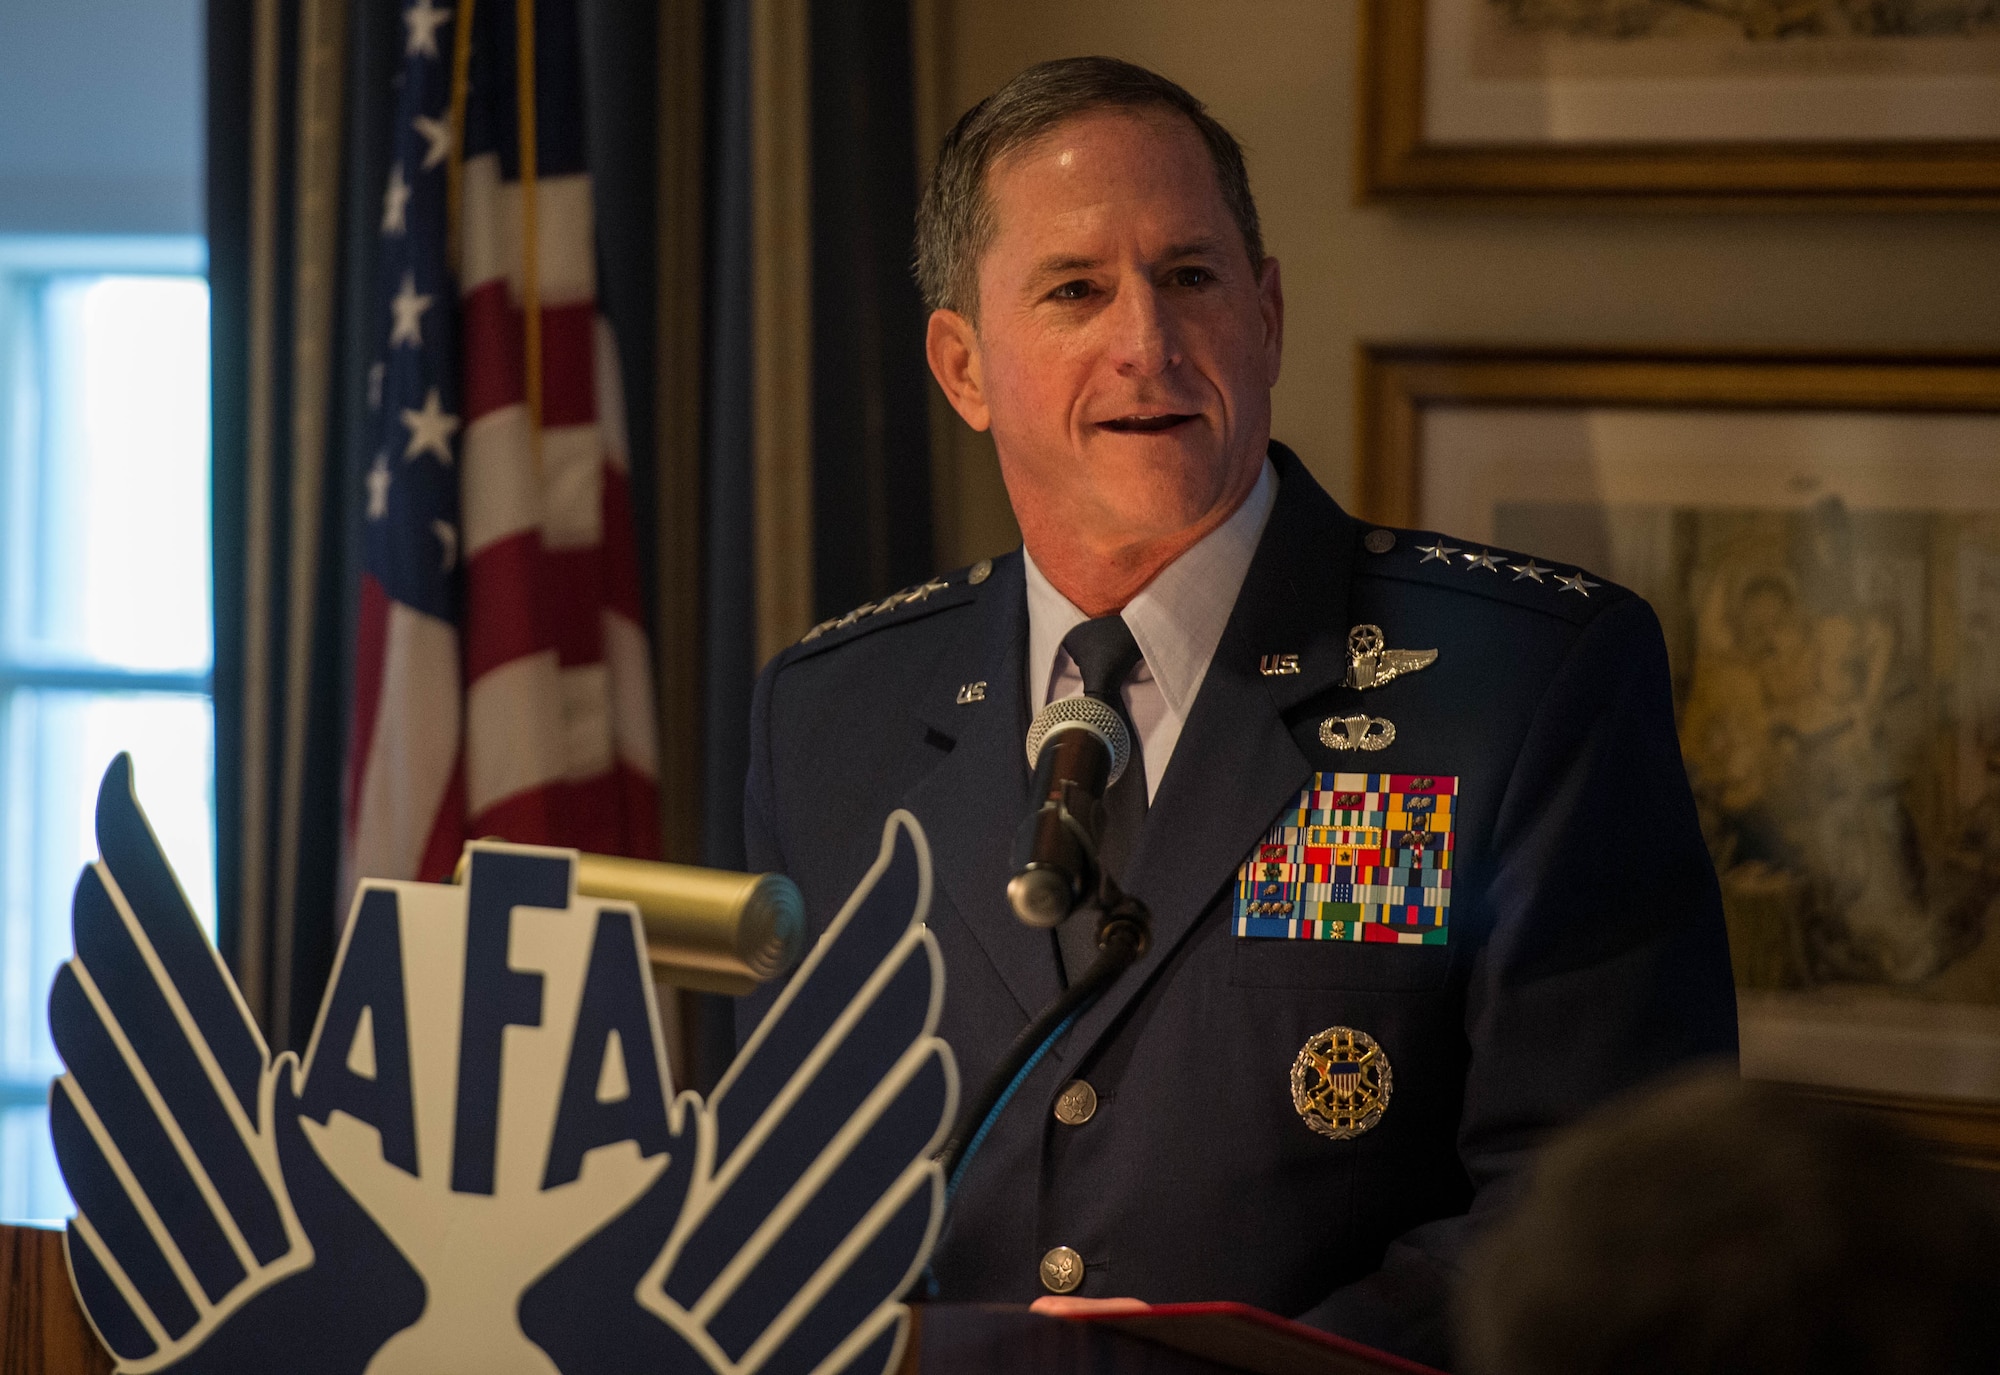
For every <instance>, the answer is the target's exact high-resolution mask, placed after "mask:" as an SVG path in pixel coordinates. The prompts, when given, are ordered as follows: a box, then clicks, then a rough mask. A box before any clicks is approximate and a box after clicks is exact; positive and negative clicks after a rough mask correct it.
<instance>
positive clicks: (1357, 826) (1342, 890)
mask: <svg viewBox="0 0 2000 1375" xmlns="http://www.w3.org/2000/svg"><path fill="white" fill-rule="evenodd" d="M1457 820H1458V780H1457V779H1456V778H1452V777H1448V776H1446V775H1443V774H1402V773H1316V774H1314V775H1313V776H1312V779H1311V780H1310V781H1309V782H1308V783H1307V784H1306V786H1305V788H1304V790H1303V791H1301V792H1300V793H1299V795H1298V797H1297V798H1295V799H1294V800H1293V802H1292V805H1291V806H1289V807H1287V808H1286V809H1285V810H1284V811H1283V812H1280V813H1279V814H1278V819H1277V823H1276V824H1275V825H1273V826H1272V827H1271V829H1270V831H1269V833H1267V834H1266V835H1265V837H1264V839H1263V840H1262V842H1260V843H1259V844H1258V846H1257V847H1256V848H1255V849H1254V850H1252V851H1251V852H1250V855H1249V857H1248V858H1246V859H1245V860H1244V861H1243V866H1242V867H1241V868H1240V869H1238V870H1237V871H1236V885H1235V892H1234V894H1233V895H1232V896H1233V899H1234V901H1233V903H1232V910H1231V914H1230V915H1231V922H1230V929H1231V931H1232V933H1233V934H1235V935H1237V936H1240V937H1248V938H1250V939H1253V940H1254V939H1262V940H1294V941H1371V942H1383V943H1388V944H1394V945H1444V944H1445V943H1446V942H1447V941H1448V940H1449V939H1450V931H1451V873H1452V869H1453V867H1454V865H1453V856H1454V852H1455V850H1456V839H1457V837H1456V836H1455V834H1454V829H1455V826H1456V823H1457Z"/></svg>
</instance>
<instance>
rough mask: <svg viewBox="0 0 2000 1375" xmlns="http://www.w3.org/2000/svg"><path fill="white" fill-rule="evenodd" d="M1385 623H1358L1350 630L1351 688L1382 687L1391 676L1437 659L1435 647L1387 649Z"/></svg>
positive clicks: (1349, 664) (1430, 663) (1411, 670)
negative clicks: (1383, 626) (1383, 627)
mask: <svg viewBox="0 0 2000 1375" xmlns="http://www.w3.org/2000/svg"><path fill="white" fill-rule="evenodd" d="M1383 643H1384V642H1383V639H1382V627H1381V626H1379V625H1357V626H1355V627H1354V629H1352V630H1350V631H1348V632H1347V679H1346V682H1345V686H1347V687H1351V688H1372V687H1381V686H1382V684H1384V683H1386V682H1388V681H1389V680H1390V679H1391V678H1400V677H1402V676H1403V675H1404V674H1405V673H1415V672H1416V671H1417V670H1418V669H1420V668H1429V667H1430V666H1431V665H1432V664H1434V663H1436V662H1437V657H1438V652H1437V651H1436V650H1435V649H1385V648H1383Z"/></svg>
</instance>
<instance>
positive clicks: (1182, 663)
mask: <svg viewBox="0 0 2000 1375" xmlns="http://www.w3.org/2000/svg"><path fill="white" fill-rule="evenodd" d="M1277 498H1278V473H1277V470H1276V469H1275V468H1273V467H1272V466H1271V460H1270V459H1268V458H1267V459H1265V460H1264V470H1263V472H1261V473H1259V474H1258V476H1257V485H1256V486H1254V487H1252V488H1251V489H1250V495H1249V496H1247V497H1245V498H1244V500H1243V504H1242V505H1241V506H1239V507H1237V508H1236V514H1234V515H1232V516H1231V517H1230V518H1229V519H1228V520H1226V521H1224V522H1223V523H1222V524H1221V525H1219V526H1217V527H1216V528H1215V529H1214V530H1211V531H1210V532H1209V533H1208V534H1207V535H1206V536H1204V537H1203V538H1202V541H1201V543H1199V544H1197V545H1195V546H1194V547H1193V548H1192V549H1189V550H1188V551H1187V552H1186V553H1185V554H1182V555H1181V556H1180V557H1179V558H1177V559H1175V560H1174V561H1173V562H1172V563H1170V564H1168V565H1167V566H1166V567H1165V568H1163V569H1161V570H1160V571H1159V573H1158V574H1156V575H1155V576H1154V578H1153V580H1152V581H1151V582H1149V583H1147V584H1146V586H1145V587H1144V588H1143V589H1142V590H1141V591H1140V593H1139V595H1138V596H1136V597H1134V598H1133V599H1132V600H1131V601H1130V602H1128V603H1126V605H1125V611H1124V616H1125V624H1126V625H1128V626H1130V627H1131V629H1132V638H1133V639H1134V640H1136V641H1138V644H1139V653H1140V654H1141V655H1143V656H1144V662H1142V663H1141V664H1140V665H1139V666H1138V667H1137V668H1135V669H1133V670H1132V676H1131V677H1129V678H1127V679H1126V680H1125V710H1126V711H1127V712H1129V713H1130V714H1131V717H1132V725H1133V728H1134V729H1135V730H1137V731H1138V732H1139V747H1140V750H1141V751H1142V752H1143V753H1144V755H1145V759H1146V797H1147V799H1148V800H1151V798H1152V797H1153V796H1154V795H1155V794H1156V793H1158V792H1159V790H1160V779H1162V778H1163V777H1165V776H1166V772H1167V761H1168V760H1170V759H1172V758H1173V754H1174V745H1175V743H1176V742H1178V741H1179V740H1180V738H1181V727H1182V726H1184V725H1186V724H1187V718H1188V712H1189V711H1190V710H1192V709H1193V707H1194V699H1195V694H1196V693H1198V692H1200V691H1201V681H1202V679H1203V678H1205V677H1207V676H1208V664H1209V660H1211V659H1213V658H1214V657H1215V646H1216V644H1217V642H1219V641H1220V640H1221V639H1222V630H1223V627H1224V626H1226V625H1228V624H1229V613H1230V612H1231V611H1233V610H1234V609H1235V607H1236V594H1237V593H1238V592H1240V591H1242V590H1243V575H1244V574H1246V573H1248V572H1249V571H1250V558H1251V556H1252V555H1253V554H1255V553H1256V552H1257V541H1258V540H1260V539H1262V538H1263V536H1264V523H1265V522H1266V521H1267V520H1269V519H1270V516H1271V504H1272V503H1273V502H1275V501H1276V500H1277ZM1022 562H1023V563H1025V564H1026V565H1027V575H1028V683H1027V688H1028V707H1029V710H1030V711H1040V710H1041V709H1042V708H1043V707H1045V706H1047V705H1048V704H1049V703H1050V702H1056V701H1060V700H1062V699H1063V698H1065V697H1074V696H1076V695H1077V694H1079V693H1081V692H1082V691H1083V675H1082V674H1081V673H1080V672H1078V670H1077V667H1076V663H1075V661H1074V660H1072V659H1071V658H1070V657H1069V653H1068V651H1066V650H1064V649H1063V647H1062V642H1063V637H1064V636H1065V635H1068V634H1069V632H1070V631H1071V630H1072V629H1074V628H1075V627H1076V626H1077V625H1079V624H1081V623H1082V622H1084V621H1087V620H1089V619H1090V618H1089V617H1088V616H1086V615H1084V614H1083V612H1081V611H1079V610H1077V608H1076V604H1075V603H1074V602H1072V601H1071V600H1070V599H1069V598H1068V597H1065V596H1064V595H1063V594H1062V593H1060V592H1058V591H1056V589H1055V585H1054V584H1053V583H1051V582H1050V581H1049V580H1048V578H1047V577H1046V576H1045V575H1044V574H1043V573H1042V570H1041V569H1039V568H1037V567H1036V566H1035V556H1034V555H1033V554H1030V553H1028V552H1027V550H1026V549H1023V550H1022Z"/></svg>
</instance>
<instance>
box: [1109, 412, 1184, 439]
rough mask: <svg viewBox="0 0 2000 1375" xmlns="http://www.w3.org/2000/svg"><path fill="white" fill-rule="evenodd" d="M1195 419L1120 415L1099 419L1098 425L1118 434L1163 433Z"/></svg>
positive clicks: (1171, 416)
mask: <svg viewBox="0 0 2000 1375" xmlns="http://www.w3.org/2000/svg"><path fill="white" fill-rule="evenodd" d="M1195 419H1196V417H1194V416H1192V415H1121V416H1119V417H1118V419H1116V420H1102V421H1099V422H1098V425H1099V427H1100V428H1101V429H1106V430H1115V431H1117V432H1118V433H1119V434H1164V433H1165V432H1166V431H1168V430H1172V429H1177V428H1179V427H1180V426H1182V425H1187V424H1191V423H1193V421H1194V420H1195Z"/></svg>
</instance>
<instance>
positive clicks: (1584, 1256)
mask: <svg viewBox="0 0 2000 1375" xmlns="http://www.w3.org/2000/svg"><path fill="white" fill-rule="evenodd" d="M1459 1318H1460V1325H1459V1336H1460V1358H1459V1365H1460V1368H1461V1369H1462V1370H1464V1371H1466V1372H1469V1373H1471V1375H1611V1373H1612V1372H1617V1373H1618V1375H1655V1373H1657V1375H1668V1372H1673V1375H1692V1373H1693V1372H1701V1373H1702V1375H1711V1373H1713V1375H1733V1372H1739V1371H1740V1372H1744V1375H1749V1373H1750V1372H1757V1375H1793V1373H1794V1372H1796V1373H1797V1375H1806V1372H1812V1375H1850V1373H1851V1375H1863V1372H1866V1375H1918V1372H1923V1373H1924V1375H1955V1373H1956V1372H1967V1373H1968V1375H1970V1372H1975V1371H1977V1372H2000V1220H1996V1214H1995V1212H1994V1211H1993V1210H1992V1208H1991V1206H1990V1201H1989V1198H1988V1196H1987V1193H1986V1191H1984V1190H1982V1189H1981V1188H1980V1187H1979V1185H1978V1183H1977V1182H1976V1181H1975V1179H1974V1177H1972V1176H1970V1175H1969V1174H1967V1173H1965V1172H1963V1171H1961V1170H1959V1169H1957V1168H1956V1167H1953V1166H1949V1165H1946V1164H1942V1163H1940V1162H1937V1161H1935V1160H1933V1159H1931V1158H1930V1157H1928V1156H1927V1155H1925V1154H1924V1153H1923V1152H1922V1151H1921V1150H1920V1149H1919V1148H1918V1147H1917V1146H1915V1145H1914V1144H1913V1143H1912V1142H1910V1141H1908V1140H1906V1139H1905V1138H1904V1137H1902V1136H1900V1135H1898V1134H1897V1133H1896V1132H1894V1131H1893V1130H1891V1129H1889V1128H1887V1127H1885V1126H1882V1125H1880V1124H1878V1123H1876V1122H1873V1121H1869V1120H1865V1119H1863V1118H1860V1117H1858V1116H1854V1115H1851V1114H1848V1113H1845V1112H1841V1111H1838V1110H1836V1109H1833V1108H1830V1107H1827V1106H1824V1105H1821V1104H1816V1103H1813V1102H1810V1101H1807V1100H1805V1099H1802V1098H1800V1097H1798V1096H1796V1095H1793V1094H1790V1093H1787V1092H1785V1091H1783V1090H1780V1089H1776V1088H1771V1087H1767V1086H1759V1085H1756V1084H1751V1083H1744V1082H1743V1081H1741V1080H1740V1079H1738V1078H1737V1077H1736V1074H1735V1072H1734V1070H1733V1068H1732V1069H1730V1070H1727V1071H1718V1070H1709V1071H1704V1072H1701V1073H1698V1074H1696V1075H1694V1076H1692V1077H1686V1078H1680V1079H1676V1080H1674V1081H1672V1082H1670V1083H1668V1084H1666V1085H1665V1086H1663V1087H1661V1088H1658V1089H1656V1090H1653V1091H1651V1092H1648V1093H1645V1094H1643V1095H1641V1096H1639V1097H1637V1098H1634V1099H1629V1100H1626V1101H1623V1102H1621V1103H1618V1104H1614V1105H1613V1106H1611V1107H1609V1108H1607V1109H1605V1110H1604V1111H1603V1112H1601V1113H1599V1114H1598V1115H1596V1116H1594V1117H1592V1118H1590V1119H1587V1120H1586V1121H1585V1122H1583V1123H1582V1124H1580V1125H1579V1126H1578V1127H1576V1128H1575V1129H1573V1130H1572V1131H1570V1132H1568V1133H1567V1134H1565V1135H1564V1136H1562V1137H1559V1138H1558V1139H1557V1140H1555V1141H1554V1142H1552V1143H1551V1144H1550V1146H1549V1148H1548V1150H1547V1151H1546V1152H1545V1153H1544V1154H1543V1156H1542V1158H1541V1160H1540V1162H1539V1163H1538V1165H1537V1167H1536V1169H1535V1171H1534V1173H1533V1177H1532V1180H1531V1182H1530V1184H1529V1185H1528V1188H1527V1191H1526V1193H1525V1194H1524V1195H1523V1197H1522V1199H1521V1200H1520V1203H1519V1206H1518V1207H1517V1208H1516V1209H1515V1210H1514V1211H1513V1212H1512V1213H1511V1214H1510V1215H1509V1216H1508V1217H1507V1218H1506V1219H1505V1220H1503V1221H1501V1222H1500V1223H1498V1224H1497V1225H1496V1226H1495V1228H1494V1229H1493V1230H1492V1231H1491V1232H1490V1233H1489V1234H1488V1235H1487V1236H1486V1237H1485V1238H1484V1239H1483V1240H1482V1242H1481V1243H1480V1244H1479V1245H1478V1247H1477V1248H1476V1249H1475V1250H1474V1252H1473V1253H1472V1255H1471V1256H1470V1258H1469V1259H1468V1262H1467V1270H1466V1277H1465V1284H1464V1288H1463V1291H1462V1295H1461V1301H1460V1310H1459Z"/></svg>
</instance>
